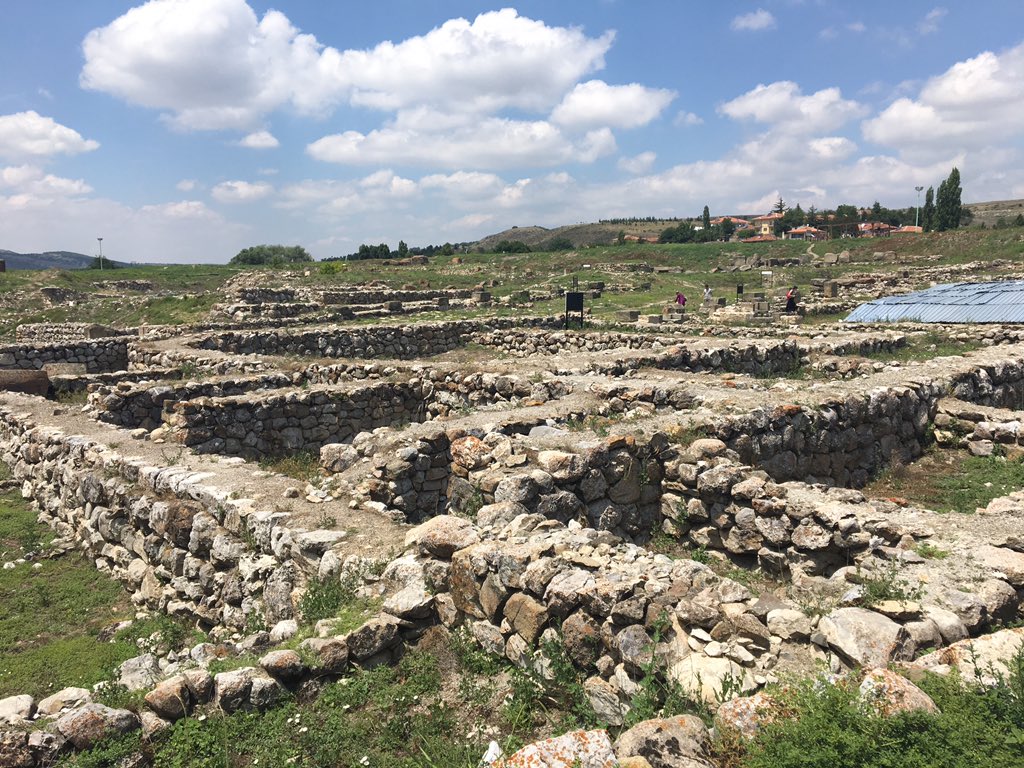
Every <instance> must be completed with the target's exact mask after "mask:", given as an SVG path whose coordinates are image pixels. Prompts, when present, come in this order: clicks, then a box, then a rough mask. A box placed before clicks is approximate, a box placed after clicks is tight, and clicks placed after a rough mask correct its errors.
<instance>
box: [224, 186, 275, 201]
mask: <svg viewBox="0 0 1024 768" xmlns="http://www.w3.org/2000/svg"><path fill="white" fill-rule="evenodd" d="M273 191H274V187H273V186H272V185H270V184H268V183H267V182H265V181H257V182H250V181H222V182H221V183H220V184H218V185H217V186H215V187H214V188H213V189H212V190H211V194H212V195H213V199H214V200H217V201H219V202H222V203H247V202H250V201H252V200H260V199H262V198H264V197H266V196H267V195H269V194H270V193H271V192H273Z"/></svg>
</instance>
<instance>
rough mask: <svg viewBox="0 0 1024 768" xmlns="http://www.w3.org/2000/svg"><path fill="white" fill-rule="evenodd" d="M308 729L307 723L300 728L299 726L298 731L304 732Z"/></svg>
mask: <svg viewBox="0 0 1024 768" xmlns="http://www.w3.org/2000/svg"><path fill="white" fill-rule="evenodd" d="M308 730H309V726H308V725H304V726H302V727H301V728H299V733H306V731H308Z"/></svg>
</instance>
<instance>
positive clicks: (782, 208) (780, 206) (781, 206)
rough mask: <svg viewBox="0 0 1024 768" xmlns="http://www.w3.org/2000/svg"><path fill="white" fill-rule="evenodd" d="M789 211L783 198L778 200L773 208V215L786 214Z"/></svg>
mask: <svg viewBox="0 0 1024 768" xmlns="http://www.w3.org/2000/svg"><path fill="white" fill-rule="evenodd" d="M787 210H788V209H787V208H786V204H785V203H784V202H783V200H782V198H781V197H780V198H779V199H778V200H776V201H775V205H773V206H772V213H785V212H786V211H787Z"/></svg>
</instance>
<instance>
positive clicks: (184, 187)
mask: <svg viewBox="0 0 1024 768" xmlns="http://www.w3.org/2000/svg"><path fill="white" fill-rule="evenodd" d="M196 186H198V185H197V183H196V180H195V179H182V180H181V181H179V182H178V183H177V184H175V185H174V188H175V189H176V190H178V191H179V192H191V191H192V190H193V189H195V188H196Z"/></svg>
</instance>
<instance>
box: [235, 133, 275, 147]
mask: <svg viewBox="0 0 1024 768" xmlns="http://www.w3.org/2000/svg"><path fill="white" fill-rule="evenodd" d="M238 146H240V147H246V148H248V149H274V148H275V147H279V146H281V142H279V141H278V140H277V138H276V137H275V136H274V134H272V133H271V132H270V131H255V132H254V133H250V134H248V135H247V136H245V137H244V138H242V139H241V140H240V141H239V142H238Z"/></svg>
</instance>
